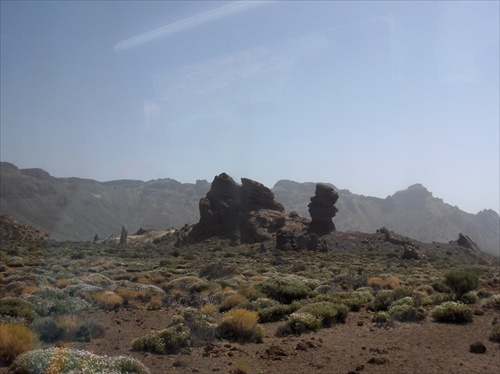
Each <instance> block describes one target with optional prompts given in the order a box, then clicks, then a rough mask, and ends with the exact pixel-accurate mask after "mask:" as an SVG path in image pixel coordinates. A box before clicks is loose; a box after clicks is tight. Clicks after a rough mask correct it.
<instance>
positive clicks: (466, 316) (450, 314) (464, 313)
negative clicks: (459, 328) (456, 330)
mask: <svg viewBox="0 0 500 374" xmlns="http://www.w3.org/2000/svg"><path fill="white" fill-rule="evenodd" d="M431 316H432V318H434V319H435V320H436V321H437V322H445V323H468V322H472V310H471V309H470V308H469V307H468V306H467V305H464V304H462V303H461V302H455V301H446V302H444V303H442V304H440V305H438V306H436V307H434V308H433V309H432V310H431Z"/></svg>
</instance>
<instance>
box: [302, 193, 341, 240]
mask: <svg viewBox="0 0 500 374" xmlns="http://www.w3.org/2000/svg"><path fill="white" fill-rule="evenodd" d="M338 198H339V195H338V194H337V192H335V191H334V189H333V188H331V187H329V186H326V185H324V184H317V185H316V192H315V195H314V196H313V197H311V202H310V203H309V205H308V207H309V214H310V215H311V224H310V225H309V229H308V231H309V232H311V233H316V234H328V233H330V232H332V231H334V230H335V225H334V223H333V221H332V218H333V217H334V216H335V214H336V213H337V212H338V209H337V208H335V206H334V205H335V203H336V202H337V200H338Z"/></svg>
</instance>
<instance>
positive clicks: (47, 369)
mask: <svg viewBox="0 0 500 374" xmlns="http://www.w3.org/2000/svg"><path fill="white" fill-rule="evenodd" d="M11 368H12V370H13V371H14V372H16V373H19V374H32V373H58V374H69V373H86V374H94V373H95V374H98V373H137V374H149V370H148V368H147V367H146V366H144V365H143V364H142V363H141V362H140V361H138V360H136V359H135V358H132V357H128V356H116V357H109V356H98V355H95V354H93V353H90V352H87V351H83V350H77V349H69V348H49V349H38V350H34V351H30V352H27V353H24V354H22V355H20V356H19V357H17V358H16V360H15V361H14V362H13V364H12V367H11Z"/></svg>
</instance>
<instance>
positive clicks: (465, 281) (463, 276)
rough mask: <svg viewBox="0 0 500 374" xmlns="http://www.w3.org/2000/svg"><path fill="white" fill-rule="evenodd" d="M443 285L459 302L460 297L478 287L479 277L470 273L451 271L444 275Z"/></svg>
mask: <svg viewBox="0 0 500 374" xmlns="http://www.w3.org/2000/svg"><path fill="white" fill-rule="evenodd" d="M444 278H445V281H444V283H445V284H446V285H447V286H448V287H449V288H451V290H452V291H453V293H454V298H455V300H460V298H461V297H462V295H464V294H465V293H467V292H469V291H473V290H475V289H476V288H477V287H478V285H479V277H478V276H477V274H475V273H473V272H470V271H463V270H451V271H448V272H446V273H445V275H444Z"/></svg>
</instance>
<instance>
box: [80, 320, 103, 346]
mask: <svg viewBox="0 0 500 374" xmlns="http://www.w3.org/2000/svg"><path fill="white" fill-rule="evenodd" d="M104 331H105V328H104V326H103V325H102V324H100V323H98V322H94V321H92V320H85V321H84V322H83V323H82V324H81V325H80V326H79V328H78V331H77V332H76V340H77V341H79V342H90V341H91V340H92V339H94V338H100V337H102V336H103V335H104Z"/></svg>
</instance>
